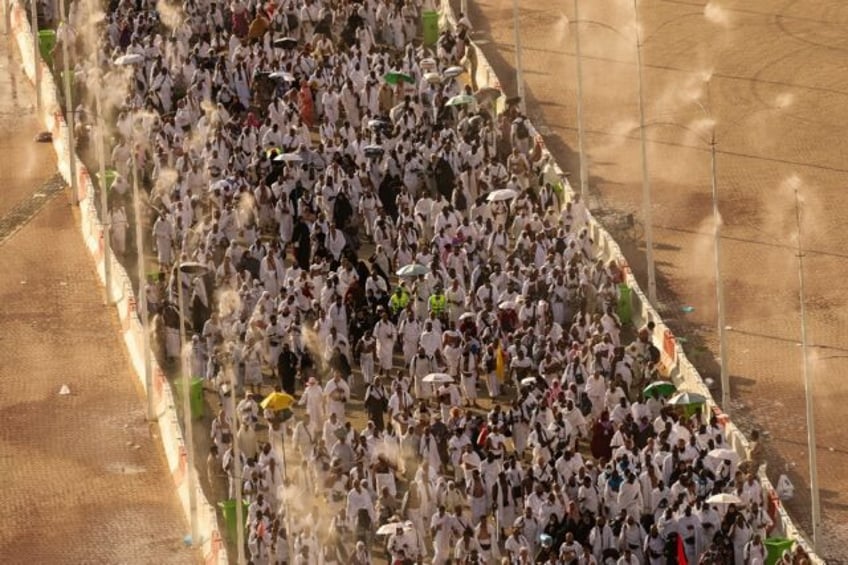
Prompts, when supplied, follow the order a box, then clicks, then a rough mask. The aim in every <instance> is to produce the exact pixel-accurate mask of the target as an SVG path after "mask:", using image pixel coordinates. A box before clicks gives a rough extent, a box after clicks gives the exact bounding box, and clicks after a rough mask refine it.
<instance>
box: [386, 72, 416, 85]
mask: <svg viewBox="0 0 848 565" xmlns="http://www.w3.org/2000/svg"><path fill="white" fill-rule="evenodd" d="M383 80H384V81H386V82H387V83H389V84H391V85H392V86H394V85H396V84H398V83H399V82H406V83H409V84H413V83H414V82H415V79H414V78H412V77H411V76H409V75H408V74H406V73H402V72H400V71H389V72H387V73H386V74H384V75H383Z"/></svg>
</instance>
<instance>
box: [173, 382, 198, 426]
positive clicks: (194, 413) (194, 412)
mask: <svg viewBox="0 0 848 565" xmlns="http://www.w3.org/2000/svg"><path fill="white" fill-rule="evenodd" d="M174 387H175V388H176V393H177V398H178V399H179V402H180V405H182V402H183V381H182V379H177V380H176V381H174ZM188 402H189V405H190V406H191V417H192V418H194V419H195V420H199V419H201V418H203V414H204V408H203V379H196V378H195V379H191V382H190V383H189V396H188Z"/></svg>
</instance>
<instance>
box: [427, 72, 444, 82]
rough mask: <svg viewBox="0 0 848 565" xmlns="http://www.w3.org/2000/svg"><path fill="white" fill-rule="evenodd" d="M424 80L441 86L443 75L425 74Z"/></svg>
mask: <svg viewBox="0 0 848 565" xmlns="http://www.w3.org/2000/svg"><path fill="white" fill-rule="evenodd" d="M423 78H424V80H426V81H427V82H429V83H430V84H439V83H440V82H442V75H440V74H439V73H424V77H423Z"/></svg>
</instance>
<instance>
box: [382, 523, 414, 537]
mask: <svg viewBox="0 0 848 565" xmlns="http://www.w3.org/2000/svg"><path fill="white" fill-rule="evenodd" d="M398 528H402V529H403V531H405V532H408V531H410V530H411V529H412V522H389V523H388V524H383V525H382V526H380V527H379V528H377V535H378V536H388V535H391V534H393V533H395V532H397V530H398Z"/></svg>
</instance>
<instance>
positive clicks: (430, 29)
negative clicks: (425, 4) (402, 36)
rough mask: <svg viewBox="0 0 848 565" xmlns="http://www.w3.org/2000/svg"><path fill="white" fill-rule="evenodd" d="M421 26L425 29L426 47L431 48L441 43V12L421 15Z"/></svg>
mask: <svg viewBox="0 0 848 565" xmlns="http://www.w3.org/2000/svg"><path fill="white" fill-rule="evenodd" d="M421 25H422V26H423V28H424V45H426V46H427V47H431V46H433V45H435V44H436V42H437V41H439V12H424V13H423V14H421Z"/></svg>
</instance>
